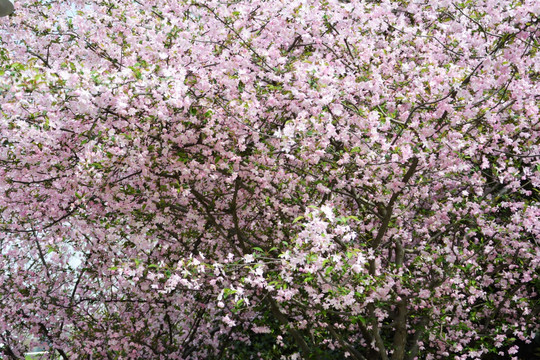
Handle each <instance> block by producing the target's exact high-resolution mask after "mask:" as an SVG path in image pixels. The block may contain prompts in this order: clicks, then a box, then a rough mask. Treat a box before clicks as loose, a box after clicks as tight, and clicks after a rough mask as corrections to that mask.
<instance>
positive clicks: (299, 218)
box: [292, 216, 304, 224]
mask: <svg viewBox="0 0 540 360" xmlns="http://www.w3.org/2000/svg"><path fill="white" fill-rule="evenodd" d="M303 218H304V217H303V216H298V217H297V218H296V219H294V221H293V222H292V223H293V224H296V223H297V222H299V221H300V220H302V219H303Z"/></svg>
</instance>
